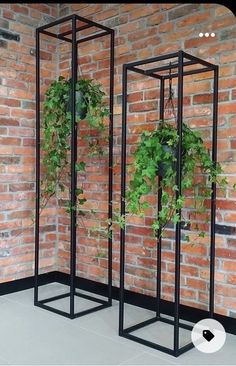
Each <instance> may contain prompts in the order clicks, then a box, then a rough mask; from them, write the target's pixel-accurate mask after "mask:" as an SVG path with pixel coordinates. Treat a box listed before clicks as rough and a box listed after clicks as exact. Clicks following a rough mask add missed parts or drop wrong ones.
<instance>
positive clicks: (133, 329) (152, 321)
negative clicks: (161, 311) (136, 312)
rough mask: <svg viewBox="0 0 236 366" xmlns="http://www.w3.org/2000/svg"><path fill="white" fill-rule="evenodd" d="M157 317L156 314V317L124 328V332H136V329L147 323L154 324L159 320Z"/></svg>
mask: <svg viewBox="0 0 236 366" xmlns="http://www.w3.org/2000/svg"><path fill="white" fill-rule="evenodd" d="M157 320H158V319H157V317H156V316H155V317H154V318H151V319H148V320H144V321H143V322H141V323H138V324H136V325H132V326H131V327H129V328H126V329H124V333H131V332H135V331H136V330H138V329H140V328H143V327H146V326H147V325H150V324H153V323H155V322H156V321H157Z"/></svg>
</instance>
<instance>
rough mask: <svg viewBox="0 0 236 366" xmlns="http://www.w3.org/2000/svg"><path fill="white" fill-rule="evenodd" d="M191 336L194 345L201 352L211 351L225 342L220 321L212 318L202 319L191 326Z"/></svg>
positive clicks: (214, 350) (219, 347) (216, 349)
mask: <svg viewBox="0 0 236 366" xmlns="http://www.w3.org/2000/svg"><path fill="white" fill-rule="evenodd" d="M191 338H192V342H193V344H194V346H195V347H196V348H197V349H198V350H199V351H201V352H204V353H213V352H216V351H218V350H219V349H221V347H223V345H224V343H225V339H226V333H225V330H224V327H223V325H222V324H221V323H219V322H218V321H217V320H214V319H210V318H207V319H203V320H200V321H199V322H198V323H196V324H195V325H194V327H193V330H192V333H191Z"/></svg>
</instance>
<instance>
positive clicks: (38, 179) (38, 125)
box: [34, 29, 40, 304]
mask: <svg viewBox="0 0 236 366" xmlns="http://www.w3.org/2000/svg"><path fill="white" fill-rule="evenodd" d="M39 210H40V33H39V30H38V29H36V206H35V264H34V273H35V274H34V280H35V282H34V304H36V303H37V302H38V275H39Z"/></svg>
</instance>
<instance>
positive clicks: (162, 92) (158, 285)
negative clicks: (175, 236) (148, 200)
mask: <svg viewBox="0 0 236 366" xmlns="http://www.w3.org/2000/svg"><path fill="white" fill-rule="evenodd" d="M164 98H165V79H164V78H162V79H161V85H160V120H164ZM161 181H162V177H161V176H159V178H158V206H157V210H158V214H159V212H160V211H161V209H162V205H161V198H162V189H161ZM156 294H157V295H156V296H157V302H156V316H157V317H158V318H159V317H160V302H161V230H158V234H157V283H156Z"/></svg>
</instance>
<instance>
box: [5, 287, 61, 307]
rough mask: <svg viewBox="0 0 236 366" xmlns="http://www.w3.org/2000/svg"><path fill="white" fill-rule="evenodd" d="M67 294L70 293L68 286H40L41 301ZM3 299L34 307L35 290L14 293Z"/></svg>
mask: <svg viewBox="0 0 236 366" xmlns="http://www.w3.org/2000/svg"><path fill="white" fill-rule="evenodd" d="M66 292H68V286H65V285H62V284H60V283H50V284H48V285H44V286H39V300H42V299H46V298H49V297H51V296H57V295H60V294H64V293H66ZM2 298H7V299H8V300H12V301H16V302H19V303H21V304H24V305H31V306H32V305H33V303H34V289H29V290H25V291H19V292H14V293H12V294H7V295H4V296H2Z"/></svg>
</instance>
